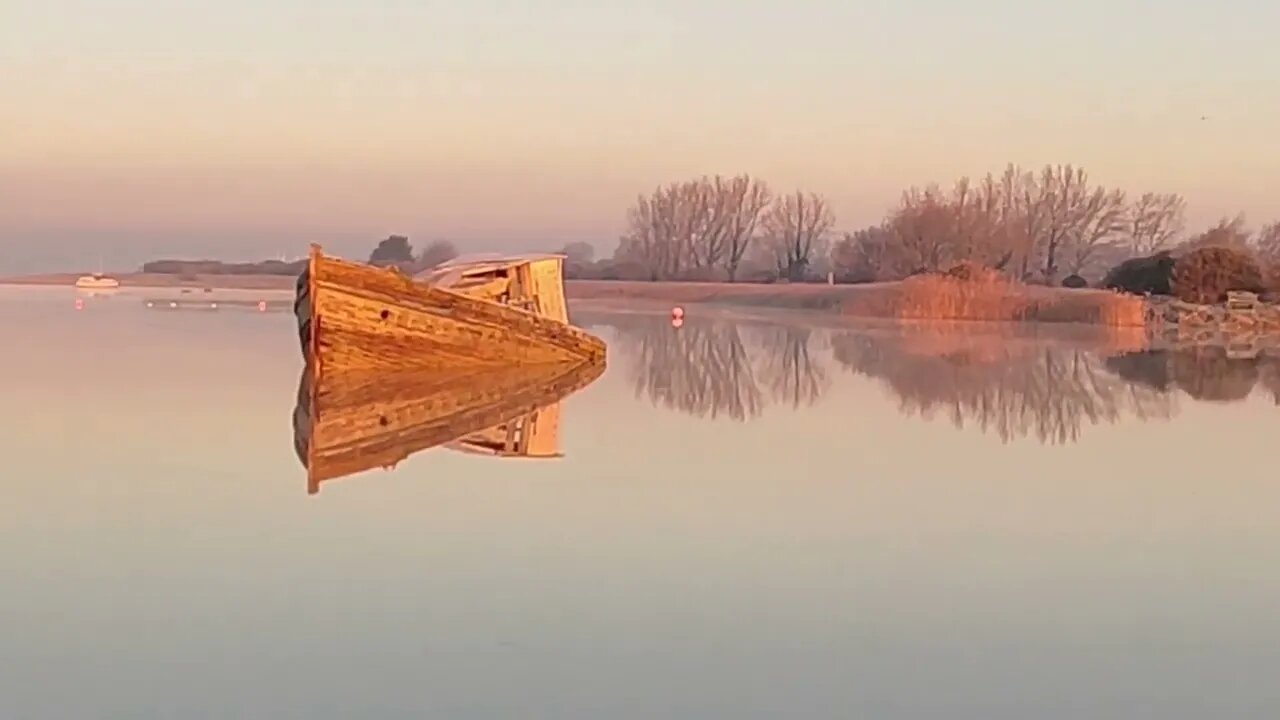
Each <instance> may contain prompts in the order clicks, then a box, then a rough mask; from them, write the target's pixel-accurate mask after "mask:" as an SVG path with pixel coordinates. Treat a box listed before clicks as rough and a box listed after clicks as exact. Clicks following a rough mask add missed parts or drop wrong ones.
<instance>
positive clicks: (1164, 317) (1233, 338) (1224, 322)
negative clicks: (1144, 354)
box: [1146, 292, 1280, 358]
mask: <svg viewBox="0 0 1280 720" xmlns="http://www.w3.org/2000/svg"><path fill="white" fill-rule="evenodd" d="M1146 319H1147V332H1148V335H1150V337H1151V341H1152V342H1151V345H1152V347H1153V348H1170V349H1177V348H1192V347H1220V348H1225V349H1226V351H1227V353H1228V356H1230V357H1239V358H1250V357H1257V356H1258V354H1259V353H1267V354H1273V355H1274V354H1276V353H1280V305H1276V304H1274V303H1266V302H1263V301H1262V300H1261V299H1259V298H1258V296H1257V295H1256V294H1254V293H1249V292H1231V293H1228V296H1227V301H1226V302H1223V303H1217V304H1213V305H1199V304H1195V303H1188V302H1184V301H1182V300H1179V299H1177V298H1173V297H1158V296H1152V297H1149V298H1148V299H1147V308H1146Z"/></svg>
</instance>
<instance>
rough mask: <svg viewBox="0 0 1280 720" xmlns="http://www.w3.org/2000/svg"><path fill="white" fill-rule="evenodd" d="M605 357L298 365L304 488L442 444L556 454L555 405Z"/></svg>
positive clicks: (495, 452) (296, 417)
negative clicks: (405, 365) (332, 367)
mask: <svg viewBox="0 0 1280 720" xmlns="http://www.w3.org/2000/svg"><path fill="white" fill-rule="evenodd" d="M603 371H604V363H603V362H596V363H582V364H572V365H562V364H560V365H558V364H551V365H526V366H513V367H509V368H503V369H497V370H494V369H489V370H484V369H479V370H478V369H476V368H474V367H465V368H453V369H444V370H433V371H430V372H405V373H398V374H390V375H388V374H387V373H382V372H346V373H338V372H330V373H325V374H323V376H322V379H321V380H320V381H319V384H318V385H314V384H313V382H314V381H313V379H312V378H313V373H312V372H311V370H310V368H305V369H304V370H303V372H302V376H301V378H300V379H299V381H298V398H297V403H296V405H295V406H294V411H293V431H294V434H293V441H294V450H295V451H296V453H297V455H298V459H299V460H300V461H301V462H302V464H303V466H304V467H305V468H306V469H307V492H308V493H309V494H315V493H317V492H319V490H320V485H321V483H323V482H325V481H328V480H333V479H337V478H341V477H346V476H348V475H352V474H355V473H359V472H363V471H365V470H369V469H372V468H376V467H381V468H383V469H390V468H393V467H395V466H396V465H397V464H398V463H399V462H400V461H402V460H404V459H405V458H407V457H408V456H410V455H412V454H414V453H418V452H422V451H424V450H427V449H430V448H434V447H439V446H446V447H449V448H451V449H454V450H459V451H463V452H470V453H480V454H485V455H490V456H501V457H544V458H545V457H560V452H559V417H560V407H559V405H560V402H561V401H562V400H563V399H564V398H566V397H568V396H569V395H571V394H572V393H574V392H577V391H578V390H580V389H582V388H584V387H586V386H587V385H589V384H591V383H592V382H593V381H595V379H596V378H598V377H599V376H600V374H601V373H602V372H603Z"/></svg>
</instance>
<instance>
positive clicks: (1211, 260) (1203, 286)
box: [1173, 246, 1266, 303]
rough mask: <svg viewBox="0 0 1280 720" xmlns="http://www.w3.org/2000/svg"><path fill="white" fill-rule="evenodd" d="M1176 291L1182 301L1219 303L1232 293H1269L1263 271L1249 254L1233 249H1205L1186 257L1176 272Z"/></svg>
mask: <svg viewBox="0 0 1280 720" xmlns="http://www.w3.org/2000/svg"><path fill="white" fill-rule="evenodd" d="M1173 290H1174V294H1176V295H1177V296H1178V297H1179V298H1181V299H1182V300H1185V301H1186V302H1192V303H1216V302H1219V301H1221V300H1224V299H1225V298H1226V294H1227V291H1228V290H1247V291H1249V292H1256V293H1260V292H1263V291H1264V290H1266V284H1265V283H1264V282H1263V279H1262V268H1260V267H1258V261H1257V260H1254V259H1253V256H1251V255H1250V254H1248V253H1247V252H1244V251H1241V250H1238V249H1235V248H1229V247H1223V246H1218V247H1202V248H1198V249H1196V250H1192V251H1191V252H1189V253H1187V254H1186V255H1183V256H1182V257H1181V258H1179V259H1178V262H1177V264H1176V265H1175V266H1174V269H1173Z"/></svg>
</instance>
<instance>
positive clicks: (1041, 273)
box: [570, 164, 1280, 284]
mask: <svg viewBox="0 0 1280 720" xmlns="http://www.w3.org/2000/svg"><path fill="white" fill-rule="evenodd" d="M1185 213H1186V201H1185V200H1184V199H1183V198H1182V197H1181V196H1180V195H1177V194H1172V193H1158V192H1144V193H1141V194H1131V193H1129V192H1128V191H1125V190H1122V189H1118V188H1111V187H1107V186H1104V185H1101V184H1097V183H1095V182H1093V181H1092V180H1091V178H1090V176H1089V174H1088V173H1087V172H1086V171H1085V170H1084V169H1083V168H1078V167H1074V166H1071V165H1049V166H1045V167H1044V168H1042V169H1040V170H1039V171H1031V170H1027V169H1024V168H1021V167H1019V166H1016V165H1012V164H1011V165H1008V166H1007V167H1006V168H1005V169H1004V171H1003V172H1001V173H1000V174H998V175H995V174H988V175H986V176H985V177H982V178H980V179H977V180H973V179H971V178H960V179H959V180H957V181H956V182H954V183H953V184H952V185H951V186H950V187H948V188H943V187H941V186H939V185H937V184H930V185H926V186H923V187H913V188H910V189H908V190H906V191H904V192H903V193H902V195H901V197H900V198H899V200H898V202H897V204H896V205H894V206H893V207H892V208H891V209H890V210H889V211H888V212H887V214H886V216H885V217H884V219H883V220H882V221H881V222H880V223H878V224H876V225H873V226H870V227H865V228H862V229H858V230H854V231H850V232H843V233H838V234H837V233H836V232H835V231H834V228H835V225H836V218H835V215H834V213H833V212H832V210H831V208H830V204H829V202H828V200H827V199H826V198H825V197H823V196H821V195H819V194H817V193H812V192H805V191H801V190H796V191H791V192H788V193H784V194H779V193H776V192H775V191H774V190H773V189H772V188H771V187H770V186H769V185H768V184H767V183H766V182H764V181H762V180H760V179H757V178H753V177H751V176H749V175H739V176H735V177H728V178H726V177H722V176H714V177H700V178H696V179H692V180H687V181H684V182H677V183H671V184H669V185H665V186H662V187H659V188H657V189H655V190H654V191H652V192H651V193H649V194H647V195H642V196H640V197H638V198H637V200H636V202H635V204H634V205H633V206H632V207H631V208H630V209H629V210H628V213H627V229H626V232H625V233H624V234H623V236H622V237H621V238H620V240H619V243H618V246H617V249H616V251H615V252H614V254H613V256H612V257H611V258H608V259H604V260H599V261H592V262H588V263H576V264H571V266H570V267H571V271H572V273H571V276H576V277H591V278H601V279H629V280H723V281H730V282H733V281H737V280H748V281H764V282H772V281H789V282H806V281H823V280H825V279H826V278H827V276H828V273H829V274H830V275H831V276H833V277H834V279H835V280H837V281H839V282H848V283H861V282H875V281H887V280H900V279H903V278H905V277H908V276H911V275H916V274H920V273H930V272H942V271H946V270H948V269H950V268H952V267H954V266H956V265H957V264H959V263H965V262H967V263H977V264H981V265H984V266H987V267H990V268H994V269H996V270H999V271H1001V272H1002V273H1003V274H1005V275H1006V276H1008V277H1010V278H1014V279H1017V280H1020V281H1023V282H1028V283H1039V284H1058V283H1061V282H1062V281H1063V280H1064V279H1067V278H1072V284H1080V283H1081V282H1084V281H1087V282H1089V283H1091V284H1096V283H1097V282H1098V281H1099V280H1100V279H1101V278H1102V277H1103V276H1104V275H1105V274H1106V272H1107V270H1108V269H1110V268H1113V267H1115V266H1116V265H1117V264H1119V263H1120V262H1122V261H1124V260H1127V259H1130V258H1134V257H1142V256H1150V255H1153V254H1156V253H1160V252H1162V251H1167V252H1170V253H1172V254H1175V255H1176V254H1179V253H1181V252H1183V251H1185V250H1186V249H1189V248H1193V247H1198V246H1205V245H1219V244H1227V245H1230V246H1232V247H1235V248H1237V249H1240V250H1243V251H1246V252H1249V253H1251V254H1253V255H1255V256H1256V257H1257V258H1258V259H1259V260H1260V261H1262V262H1264V263H1265V264H1280V223H1273V224H1271V225H1268V226H1266V227H1264V228H1262V229H1261V231H1259V232H1258V233H1256V234H1255V233H1251V232H1249V231H1248V230H1247V228H1246V227H1245V223H1244V220H1243V218H1236V219H1233V220H1223V221H1222V222H1221V223H1219V224H1218V225H1216V226H1214V227H1211V228H1208V229H1205V230H1203V231H1200V232H1196V233H1190V234H1188V233H1187V228H1186V217H1185Z"/></svg>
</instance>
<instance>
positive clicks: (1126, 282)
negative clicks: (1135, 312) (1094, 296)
mask: <svg viewBox="0 0 1280 720" xmlns="http://www.w3.org/2000/svg"><path fill="white" fill-rule="evenodd" d="M1175 264H1176V262H1175V260H1174V259H1173V256H1172V255H1171V254H1169V253H1168V252H1160V253H1156V254H1155V255H1151V256H1150V257H1140V258H1132V259H1130V260H1125V261H1124V262H1122V263H1120V264H1119V265H1117V266H1115V267H1113V268H1111V271H1110V272H1108V273H1107V276H1106V277H1105V278H1103V279H1102V286H1103V287H1104V288H1108V289H1110V290H1120V291H1121V292H1127V293H1133V294H1135V295H1145V294H1147V293H1150V294H1152V295H1169V294H1171V293H1172V292H1173V268H1174V266H1175Z"/></svg>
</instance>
